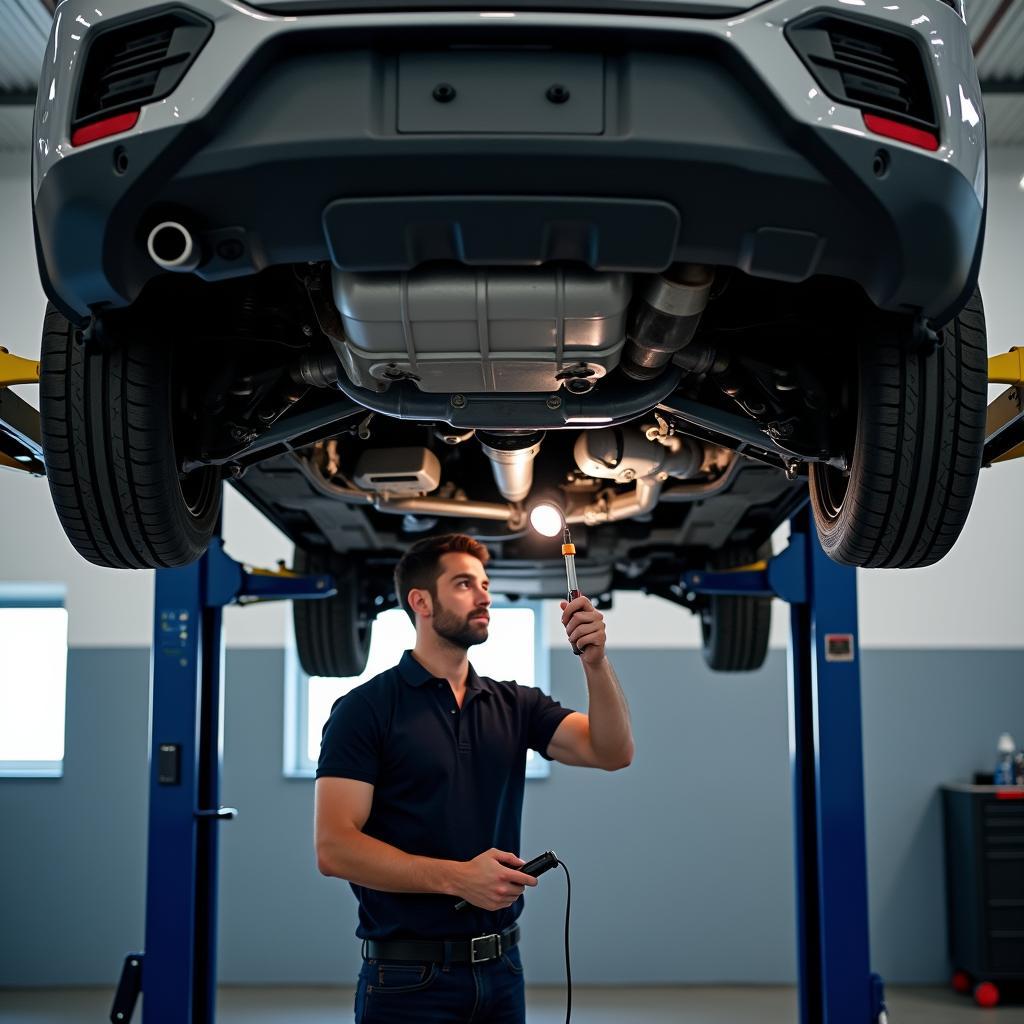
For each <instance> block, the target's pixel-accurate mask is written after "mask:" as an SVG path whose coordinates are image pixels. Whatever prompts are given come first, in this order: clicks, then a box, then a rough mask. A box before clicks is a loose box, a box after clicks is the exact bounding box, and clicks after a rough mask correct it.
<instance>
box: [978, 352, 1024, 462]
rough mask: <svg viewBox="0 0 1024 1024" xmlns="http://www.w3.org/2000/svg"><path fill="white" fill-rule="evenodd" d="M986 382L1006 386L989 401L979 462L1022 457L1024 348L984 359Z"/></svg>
mask: <svg viewBox="0 0 1024 1024" xmlns="http://www.w3.org/2000/svg"><path fill="white" fill-rule="evenodd" d="M988 382H989V383H990V384H1009V385H1010V387H1009V388H1008V389H1007V390H1006V391H1004V392H1003V393H1002V394H1001V395H1000V396H999V397H998V398H997V399H995V400H994V401H992V402H990V403H989V407H988V420H987V422H986V424H985V453H984V456H983V457H982V464H983V465H985V466H991V465H992V464H993V463H995V462H1008V461H1009V460H1010V459H1019V458H1021V457H1022V456H1024V348H1019V347H1018V348H1011V349H1010V351H1009V352H1004V353H1003V354H1002V355H998V356H992V357H991V358H990V359H989V361H988Z"/></svg>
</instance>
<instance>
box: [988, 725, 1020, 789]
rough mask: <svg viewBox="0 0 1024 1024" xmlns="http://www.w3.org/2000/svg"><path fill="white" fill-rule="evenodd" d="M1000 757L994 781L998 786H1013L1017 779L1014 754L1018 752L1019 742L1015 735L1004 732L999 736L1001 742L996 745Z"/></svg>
mask: <svg viewBox="0 0 1024 1024" xmlns="http://www.w3.org/2000/svg"><path fill="white" fill-rule="evenodd" d="M996 751H997V752H998V757H997V758H996V771H995V778H994V780H993V781H994V782H995V784H996V785H997V786H1012V785H1013V784H1014V782H1015V781H1016V779H1015V766H1014V763H1013V760H1014V755H1015V754H1016V753H1017V744H1016V743H1014V742H1013V737H1012V736H1011V735H1010V734H1009V733H1008V732H1004V733H1003V734H1002V736H1000V737H999V744H998V746H997V747H996Z"/></svg>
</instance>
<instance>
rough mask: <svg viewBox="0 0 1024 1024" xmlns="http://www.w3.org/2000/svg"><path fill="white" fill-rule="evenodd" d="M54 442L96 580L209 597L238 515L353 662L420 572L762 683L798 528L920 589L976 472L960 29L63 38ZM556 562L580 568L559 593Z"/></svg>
mask: <svg viewBox="0 0 1024 1024" xmlns="http://www.w3.org/2000/svg"><path fill="white" fill-rule="evenodd" d="M34 132H35V145H34V149H33V198H34V206H33V210H34V223H35V229H36V240H37V250H38V259H39V267H40V272H41V276H42V280H43V283H44V287H45V289H46V291H47V294H48V296H49V298H50V300H51V307H50V309H49V311H48V312H47V314H46V321H45V325H44V334H43V344H42V357H41V358H42V369H41V398H40V403H41V416H42V427H43V444H44V454H45V461H46V468H47V476H48V478H49V482H50V487H51V491H52V495H53V500H54V504H55V506H56V509H57V513H58V515H59V517H60V521H61V523H62V525H63V527H64V529H65V531H66V533H67V535H68V537H69V538H70V540H71V542H72V544H73V545H74V547H75V548H76V549H77V551H78V552H80V553H81V555H83V556H84V557H85V558H87V559H89V560H90V561H92V562H94V563H96V564H98V565H103V566H112V567H125V568H146V567H164V566H180V565H184V564H187V563H189V562H191V561H193V560H195V559H196V558H198V557H200V556H201V555H202V553H203V552H204V551H205V549H206V547H207V546H208V544H209V542H210V539H211V536H212V535H213V533H214V531H215V529H216V526H217V523H218V517H219V512H220V506H221V500H222V490H223V488H222V484H223V482H224V481H225V480H227V481H228V482H229V483H230V484H231V485H232V486H234V487H236V488H237V489H238V490H239V491H240V492H241V493H242V494H244V495H245V496H246V497H247V498H248V499H249V500H250V501H251V502H252V503H253V504H254V505H255V506H256V507H257V508H259V509H260V510H261V511H262V512H263V513H264V514H265V515H266V516H267V517H268V518H269V519H270V520H271V521H272V522H274V523H275V524H277V525H278V526H279V527H280V528H281V529H282V530H283V531H284V532H285V533H286V534H287V535H288V536H289V537H290V538H291V539H292V540H293V541H294V543H295V545H296V556H295V567H296V568H297V569H298V570H300V571H322V570H327V571H330V572H333V573H334V574H335V576H336V578H337V581H338V594H337V596H336V597H334V598H331V599H329V600H324V601H314V602H305V603H302V604H301V605H300V606H297V607H296V632H297V638H298V645H299V653H300V656H301V657H302V660H303V664H304V665H305V667H306V668H307V670H308V671H310V672H312V673H315V674H330V675H339V674H340V675H350V674H353V673H354V672H357V671H359V669H360V668H361V666H362V665H363V664H364V663H365V658H366V652H367V649H368V643H369V636H370V631H371V628H372V623H373V619H374V616H375V615H376V614H377V613H378V612H379V611H380V610H381V609H383V608H385V607H388V606H390V605H392V604H393V603H394V601H395V598H394V595H393V594H392V593H391V582H390V575H391V569H392V567H393V566H394V564H395V561H396V559H397V558H398V557H399V555H400V553H401V551H402V550H403V549H404V548H405V547H406V546H407V545H408V544H409V543H410V542H411V541H412V540H414V539H416V538H418V537H421V536H424V535H426V534H429V533H431V532H444V531H451V530H459V531H463V532H467V533H470V534H473V535H475V536H477V537H480V538H481V539H484V540H486V542H487V543H488V544H489V545H490V546H491V548H492V549H493V551H494V554H495V559H494V562H493V563H492V565H491V575H492V578H493V580H494V587H495V589H496V590H501V591H504V592H506V593H508V594H510V595H512V596H520V597H521V596H557V595H559V594H560V593H561V591H562V587H563V585H564V584H563V577H562V569H561V564H560V561H559V559H558V557H557V552H552V551H551V550H550V545H548V547H545V546H544V545H543V543H542V542H541V541H540V539H539V538H537V537H536V536H534V535H533V534H532V533H531V532H530V531H529V529H528V527H527V513H528V510H529V507H530V505H531V503H533V502H535V501H537V500H539V499H541V498H547V499H551V500H555V501H557V502H558V504H559V505H560V506H561V508H562V509H563V510H564V513H565V515H566V518H567V520H568V522H569V523H570V524H571V525H572V527H573V531H574V539H575V541H576V544H577V548H578V549H579V550H580V552H581V555H582V556H583V557H581V559H580V572H581V585H582V587H583V589H584V592H586V593H588V594H591V595H593V596H594V597H595V599H598V600H603V601H605V602H607V601H608V600H610V598H611V595H612V594H613V593H614V592H615V591H617V590H629V589H633V590H642V591H644V592H647V593H654V594H660V595H661V596H663V597H665V598H667V599H669V600H673V601H676V602H677V603H679V604H681V605H684V606H686V607H689V608H690V609H691V610H693V611H695V612H697V613H699V614H700V615H701V617H702V622H703V625H704V636H705V651H706V654H707V657H708V660H709V663H710V664H711V665H712V666H713V667H715V668H722V669H750V668H754V667H756V666H757V665H759V664H760V663H761V662H762V661H763V659H764V654H765V650H766V647H767V638H768V603H767V602H766V601H764V600H763V599H757V598H751V597H715V598H710V599H708V598H701V597H698V596H696V595H694V594H692V593H687V592H686V590H685V588H682V587H680V585H679V580H680V573H681V572H682V570H684V569H686V568H698V567H699V568H707V567H719V568H721V567H734V566H737V565H743V564H748V563H750V562H752V561H756V560H757V559H759V558H762V557H764V556H766V555H769V554H770V551H771V549H770V537H771V535H772V533H773V531H774V530H775V528H776V527H777V526H778V525H779V524H780V523H781V522H783V521H784V520H785V519H786V518H787V517H789V516H790V515H791V514H792V513H793V511H794V510H795V509H797V508H798V507H799V506H800V505H801V504H802V503H803V502H805V501H806V500H807V499H808V493H809V500H810V504H811V507H812V509H813V515H814V522H815V524H816V528H817V532H818V536H819V538H820V540H821V543H822V545H823V547H824V549H825V550H826V551H827V552H828V554H829V555H830V556H831V557H832V558H834V559H836V560H837V561H839V562H843V563H845V564H848V565H857V566H865V567H897V568H899V567H913V566H922V565H929V564H931V563H933V562H935V561H937V560H938V559H940V558H941V557H942V556H943V555H944V554H945V553H946V552H947V551H948V550H949V549H950V547H951V546H952V544H953V543H954V541H955V540H956V538H957V536H958V535H959V533H960V531H961V529H962V528H963V525H964V523H965V520H966V517H967V514H968V510H969V508H970V505H971V501H972V497H973V493H974V488H975V484H976V481H977V476H978V472H979V469H980V463H981V450H982V442H983V433H984V420H985V399H986V395H985V382H986V377H985V369H986V345H985V328H984V314H983V310H982V305H981V300H980V296H979V294H978V291H977V277H978V267H979V263H980V255H981V242H982V236H983V231H984V220H985V209H986V157H985V129H984V121H983V118H982V113H981V98H980V90H979V84H978V78H977V72H976V69H975V67H974V63H973V57H972V54H971V47H970V41H969V38H968V33H967V30H966V26H965V24H964V19H963V10H962V8H961V6H960V5H959V3H958V2H957V0H950V2H946V0H911V2H909V3H901V4H899V5H888V6H881V5H871V6H865V5H862V4H861V5H857V6H852V5H851V4H850V3H849V2H844V0H835V2H831V0H830V2H822V3H820V4H817V5H812V6H811V7H808V5H807V4H806V3H805V2H804V0H769V2H767V3H752V2H750V0H586V2H585V3H584V2H583V0H514V2H512V3H511V4H509V3H505V2H504V0H503V2H502V3H501V5H500V6H498V5H497V4H496V3H495V2H494V0H473V2H470V0H450V2H446V3H445V4H443V5H439V4H436V3H434V2H433V0H359V2H358V3H357V2H355V0H259V2H250V3H240V2H235V0H182V2H174V3H171V4H167V3H163V2H161V3H152V4H139V3H138V2H136V0H107V2H106V3H104V5H103V10H102V12H100V11H99V10H98V9H97V8H95V6H94V5H93V4H91V3H89V4H87V3H85V2H84V0H64V2H63V3H62V4H61V5H60V6H59V8H58V10H57V14H56V17H55V20H54V26H53V31H52V35H51V38H50V42H49V48H48V50H47V59H46V62H45V66H44V70H43V74H42V79H41V85H40V88H39V93H38V100H37V105H36V111H35V119H34ZM552 554H554V556H555V557H554V558H552Z"/></svg>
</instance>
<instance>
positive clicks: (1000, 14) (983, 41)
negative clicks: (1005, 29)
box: [974, 0, 1013, 60]
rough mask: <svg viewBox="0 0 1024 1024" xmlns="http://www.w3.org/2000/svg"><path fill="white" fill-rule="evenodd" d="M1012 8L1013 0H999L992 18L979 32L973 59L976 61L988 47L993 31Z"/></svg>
mask: <svg viewBox="0 0 1024 1024" xmlns="http://www.w3.org/2000/svg"><path fill="white" fill-rule="evenodd" d="M1012 6H1013V0H1001V3H1000V4H999V6H998V7H997V8H996V9H995V12H994V13H993V15H992V17H991V18H989V19H988V21H987V22H986V24H985V27H984V28H983V29H982V30H981V34H980V35H979V36H978V39H977V41H976V42H975V44H974V59H975V60H977V59H978V58H979V57H980V56H981V51H982V50H984V49H985V47H986V46H987V45H988V41H989V40H990V39H991V38H992V36H993V35H995V31H996V29H997V28H999V25H1000V23H1001V22H1002V20H1003V19H1004V18H1005V17H1006V15H1007V14H1009V12H1010V8H1011V7H1012Z"/></svg>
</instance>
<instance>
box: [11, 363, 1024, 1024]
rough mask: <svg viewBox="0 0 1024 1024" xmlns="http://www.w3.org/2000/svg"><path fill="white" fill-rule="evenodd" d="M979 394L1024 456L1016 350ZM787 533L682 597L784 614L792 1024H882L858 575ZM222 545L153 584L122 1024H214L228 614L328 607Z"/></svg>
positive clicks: (317, 593) (991, 445)
mask: <svg viewBox="0 0 1024 1024" xmlns="http://www.w3.org/2000/svg"><path fill="white" fill-rule="evenodd" d="M989 380H990V382H991V383H1006V384H1009V385H1010V388H1009V389H1008V390H1007V391H1006V392H1004V393H1003V394H1002V395H1001V396H1000V397H999V398H998V399H996V400H995V401H994V402H992V403H991V405H990V406H989V421H988V431H987V441H986V445H985V456H984V461H985V464H986V465H990V464H992V463H994V462H998V461H1002V460H1004V459H1009V458H1015V457H1019V456H1024V349H1014V350H1012V351H1011V352H1009V353H1007V354H1005V355H1001V356H994V357H993V358H992V359H991V360H990V361H989ZM34 381H38V365H37V364H34V363H32V362H31V361H29V360H23V359H19V358H18V357H16V356H12V355H10V354H8V353H7V351H6V350H3V349H0V466H6V467H10V468H20V469H25V470H27V471H28V472H30V473H33V474H36V475H42V474H43V473H44V472H45V467H44V463H43V457H42V448H41V445H40V441H39V436H40V432H39V416H38V413H37V412H36V411H35V410H34V409H33V408H32V407H31V406H30V405H29V404H28V403H26V402H24V401H23V400H22V399H20V398H19V397H18V396H17V395H14V394H13V393H11V392H10V391H8V390H7V385H10V384H20V383H32V382H34ZM790 525H791V532H790V540H789V545H788V547H787V548H786V549H785V550H784V551H782V552H781V553H780V554H778V555H776V556H775V557H774V558H772V559H771V560H770V561H768V562H760V563H755V564H754V565H750V566H744V567H741V568H739V569H734V570H730V571H727V572H703V571H694V572H687V573H685V574H684V576H683V579H682V581H681V583H682V585H683V586H684V587H686V588H687V589H689V590H692V591H694V592H696V593H705V594H745V595H754V596H773V597H779V598H781V599H782V600H783V601H785V602H787V603H788V604H789V607H790V634H789V747H790V764H791V768H792V783H793V800H794V825H795V839H796V841H795V851H796V883H797V884H796V890H797V927H798V963H799V987H800V1024H876V1022H877V1024H885V1020H886V1011H885V1003H884V992H883V984H882V980H881V978H879V977H878V975H876V974H872V972H871V969H870V958H869V944H868V894H867V853H866V844H865V834H864V782H863V757H862V743H861V701H860V650H859V644H858V638H857V590H856V575H855V572H854V570H852V569H849V568H844V567H842V566H839V565H836V564H835V563H834V562H832V561H831V560H830V559H829V558H828V557H827V556H826V555H825V554H824V552H823V551H822V550H821V547H820V545H819V544H818V542H817V538H816V536H815V533H814V528H813V524H812V523H811V521H810V516H809V513H808V510H807V507H806V505H805V506H804V507H803V508H802V509H800V510H799V511H798V512H797V513H796V514H795V515H794V517H793V518H792V520H791V523H790ZM219 534H220V531H219V530H218V535H217V536H215V537H214V539H213V542H212V543H211V545H210V549H209V551H208V552H207V553H206V554H205V555H204V556H203V558H202V559H200V561H198V562H197V563H195V564H194V565H190V566H186V567H184V568H181V569H161V570H158V571H157V573H156V603H155V617H154V624H153V650H152V674H151V689H150V797H149V846H148V850H149V852H148V874H147V883H146V886H147V888H146V893H147V898H146V936H145V952H144V953H133V954H129V956H128V957H127V958H126V959H125V962H124V967H123V970H122V974H121V980H120V984H119V985H118V989H117V994H116V996H115V998H114V1005H113V1009H112V1010H111V1015H110V1019H111V1021H113V1022H114V1024H124V1022H127V1021H128V1020H130V1018H131V1016H132V1012H133V1010H134V1007H135V1004H136V1001H137V999H138V995H139V993H140V992H143V993H145V996H146V999H145V1003H144V1007H143V1013H144V1017H145V1021H146V1024H212V1022H213V1020H214V997H215V988H216V965H215V956H216V924H217V829H218V825H219V824H220V823H221V822H222V821H225V820H229V819H230V818H232V817H234V815H235V813H236V812H235V811H234V809H232V808H225V807H221V806H220V804H219V788H220V775H221V763H222V735H223V731H222V717H221V708H222V704H223V700H222V696H223V687H224V677H223V664H224V641H223V634H222V621H221V620H222V614H223V608H224V606H225V605H228V604H233V603H239V604H244V603H246V602H248V601H254V600H282V599H311V598H319V597H328V596H330V595H331V594H333V593H334V589H333V587H334V583H333V580H331V578H330V577H327V576H297V575H295V574H294V573H291V572H289V571H288V570H287V569H284V568H283V567H282V568H279V569H278V570H276V571H272V572H267V571H261V570H253V569H250V568H248V567H246V566H243V565H241V564H239V563H238V562H235V561H234V560H233V559H231V558H230V557H229V556H228V555H227V554H225V552H224V548H223V543H222V540H221V537H220V535H219Z"/></svg>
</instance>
